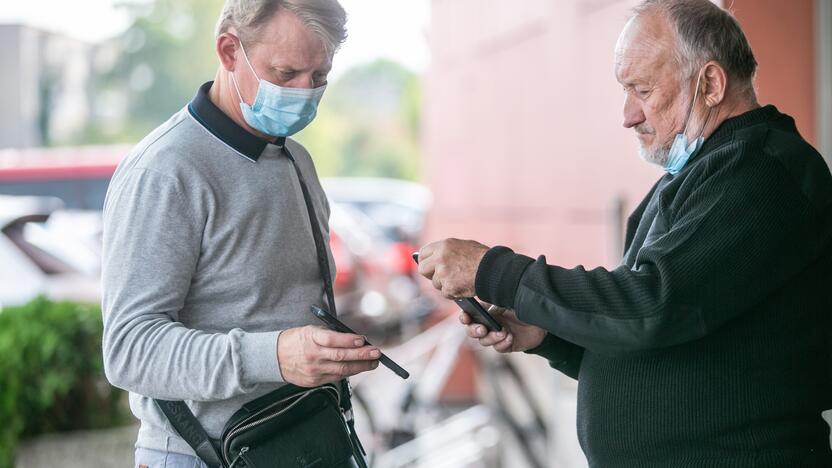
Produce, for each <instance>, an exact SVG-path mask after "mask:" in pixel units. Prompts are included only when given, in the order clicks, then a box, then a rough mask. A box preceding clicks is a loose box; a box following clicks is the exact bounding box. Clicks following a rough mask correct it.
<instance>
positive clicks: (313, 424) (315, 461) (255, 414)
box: [221, 385, 363, 468]
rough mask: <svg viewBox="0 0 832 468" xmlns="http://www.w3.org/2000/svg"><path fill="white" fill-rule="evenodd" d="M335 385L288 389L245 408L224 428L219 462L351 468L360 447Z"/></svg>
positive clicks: (354, 463) (358, 457)
mask: <svg viewBox="0 0 832 468" xmlns="http://www.w3.org/2000/svg"><path fill="white" fill-rule="evenodd" d="M350 425H351V424H350V423H348V421H347V419H345V417H344V415H343V414H342V412H341V408H340V406H339V392H338V390H337V389H336V388H335V386H334V385H323V386H320V387H314V388H301V387H295V386H294V385H287V386H285V387H282V388H280V389H279V390H277V391H274V392H272V393H269V394H267V395H265V396H263V397H261V398H258V399H256V400H254V401H251V402H249V403H247V404H245V405H244V406H243V407H242V408H240V410H238V411H237V412H236V413H234V415H233V416H232V417H231V419H229V420H228V423H226V425H225V428H224V429H223V434H222V439H221V443H222V447H221V449H222V458H223V462H225V463H226V464H227V465H228V466H229V467H232V466H233V467H235V468H236V467H238V466H245V467H267V466H268V467H276V466H281V467H282V466H286V467H295V466H297V467H354V466H360V465H359V464H358V463H359V462H358V460H363V456H362V455H363V454H362V453H360V450H361V446H360V443H358V438H357V437H355V436H354V433H353V431H352V430H351V427H350Z"/></svg>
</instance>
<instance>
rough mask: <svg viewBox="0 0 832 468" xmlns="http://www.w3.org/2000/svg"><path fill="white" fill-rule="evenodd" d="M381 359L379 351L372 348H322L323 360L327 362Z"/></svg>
mask: <svg viewBox="0 0 832 468" xmlns="http://www.w3.org/2000/svg"><path fill="white" fill-rule="evenodd" d="M379 357H381V351H379V350H378V348H376V347H374V346H362V347H360V348H334V347H329V348H323V358H324V359H326V360H328V361H335V362H344V361H372V360H376V359H378V358H379Z"/></svg>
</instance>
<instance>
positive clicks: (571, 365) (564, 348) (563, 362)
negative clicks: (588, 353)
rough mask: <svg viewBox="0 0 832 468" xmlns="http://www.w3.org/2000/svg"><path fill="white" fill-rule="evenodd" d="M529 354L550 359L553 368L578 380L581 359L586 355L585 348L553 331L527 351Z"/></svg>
mask: <svg viewBox="0 0 832 468" xmlns="http://www.w3.org/2000/svg"><path fill="white" fill-rule="evenodd" d="M526 353H527V354H535V355H537V356H540V357H543V358H545V359H546V360H548V361H549V366H550V367H551V368H552V369H556V370H559V371H561V372H563V373H564V374H565V375H567V376H568V377H572V378H573V379H575V380H578V374H579V372H580V369H581V361H582V360H583V357H584V349H583V348H581V347H580V346H578V345H575V344H572V343H570V342H568V341H566V340H563V339H561V338H558V337H557V336H555V335H552V334H551V333H547V334H546V338H544V339H543V342H542V343H540V345H538V346H537V347H536V348H533V349H530V350H528V351H526Z"/></svg>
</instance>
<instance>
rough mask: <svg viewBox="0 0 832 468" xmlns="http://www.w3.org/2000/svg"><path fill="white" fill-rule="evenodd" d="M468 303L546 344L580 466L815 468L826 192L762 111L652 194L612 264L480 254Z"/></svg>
mask: <svg viewBox="0 0 832 468" xmlns="http://www.w3.org/2000/svg"><path fill="white" fill-rule="evenodd" d="M476 290H477V295H478V296H479V297H480V298H482V299H483V300H484V301H487V302H490V303H494V304H498V305H500V306H505V307H512V308H514V309H515V310H516V311H517V314H518V317H519V318H520V319H521V320H523V321H525V322H527V323H531V324H534V325H538V326H540V327H543V328H545V329H546V330H547V331H549V333H550V334H549V335H548V336H547V338H546V339H545V341H544V343H543V344H542V345H541V346H540V347H538V348H537V349H535V350H532V352H533V353H535V354H539V355H541V356H544V357H546V358H547V359H549V361H550V364H551V365H552V367H554V368H556V369H559V370H561V371H562V372H564V373H566V374H567V375H569V376H571V377H573V378H577V379H578V382H579V383H578V436H579V439H580V442H581V446H582V447H583V450H584V452H585V453H586V456H587V458H588V460H589V463H590V465H591V466H593V467H601V468H612V467H627V468H636V467H657V468H659V467H661V468H667V467H756V468H762V467H772V468H774V467H777V468H782V467H832V452H831V451H830V442H829V427H828V426H827V424H826V423H825V422H824V421H823V419H822V418H821V411H823V410H825V409H829V408H832V360H831V359H830V341H832V340H830V336H831V335H832V331H830V330H831V329H832V328H831V327H830V325H831V324H830V316H832V178H831V177H830V173H829V170H828V168H827V166H826V164H825V163H824V161H823V159H822V158H821V157H820V155H819V154H818V153H817V152H816V151H815V150H814V149H813V148H812V147H811V146H809V145H808V144H807V143H806V142H805V141H804V140H803V139H802V138H801V137H800V135H799V134H798V132H797V129H796V128H795V125H794V121H793V120H792V119H791V118H790V117H788V116H786V115H784V114H781V113H780V112H778V111H777V109H776V108H774V107H772V106H767V107H763V108H759V109H755V110H752V111H750V112H748V113H745V114H743V115H740V116H738V117H734V118H732V119H729V120H727V121H725V122H724V123H723V124H722V125H721V126H720V127H719V128H718V129H717V131H716V132H714V134H713V135H712V136H711V137H710V138H708V140H707V141H706V142H705V145H704V146H703V148H702V150H701V151H700V152H699V153H698V154H697V155H695V157H694V158H693V159H692V160H691V161H690V162H689V163H688V164H687V166H686V167H685V168H684V169H683V170H682V171H681V172H680V173H679V174H677V175H676V176H672V175H665V176H664V177H662V178H661V179H660V180H659V181H658V183H657V184H656V185H655V186H654V187H653V189H652V190H651V191H650V193H649V194H648V195H647V197H646V198H645V199H644V201H642V203H641V204H640V206H639V207H638V208H637V209H636V210H635V212H634V213H633V214H632V215H631V216H630V218H629V222H628V226H627V238H626V253H625V255H624V259H623V261H622V264H621V265H620V266H619V267H618V268H615V269H613V270H608V269H604V268H595V269H592V270H586V269H584V268H583V267H581V266H578V267H576V268H572V269H567V268H562V267H559V266H554V265H549V264H547V263H546V259H545V258H544V257H540V258H538V259H537V261H534V260H533V259H531V258H529V257H526V256H523V255H518V254H515V253H514V252H512V251H511V250H510V249H508V248H506V247H495V248H493V249H491V250H490V251H489V252H488V253H487V254H486V256H485V257H484V258H483V260H482V263H481V264H480V266H479V270H478V272H477V279H476Z"/></svg>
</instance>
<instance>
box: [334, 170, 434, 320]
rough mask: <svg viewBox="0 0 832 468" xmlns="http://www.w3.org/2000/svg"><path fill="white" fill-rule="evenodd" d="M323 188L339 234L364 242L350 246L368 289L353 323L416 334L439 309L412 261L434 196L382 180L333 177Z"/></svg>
mask: <svg viewBox="0 0 832 468" xmlns="http://www.w3.org/2000/svg"><path fill="white" fill-rule="evenodd" d="M322 184H323V186H324V190H325V191H326V192H327V196H328V197H329V198H330V205H331V206H332V207H333V214H332V216H331V219H330V224H331V226H332V229H333V231H338V232H361V235H360V236H356V238H357V239H360V240H361V241H353V242H350V243H348V246H349V247H350V248H351V250H352V251H353V253H354V254H355V257H356V258H357V259H358V263H359V265H360V267H361V269H360V276H361V282H362V284H363V286H362V288H361V289H362V296H361V299H360V301H359V302H358V304H357V309H355V310H354V312H353V318H352V319H354V320H356V321H358V322H361V323H363V324H364V327H365V328H368V329H369V330H370V332H371V333H375V334H384V335H390V334H391V333H393V334H397V333H398V332H402V334H404V335H408V334H411V333H412V332H415V331H416V329H417V328H418V324H419V323H420V322H421V320H422V319H423V318H424V317H425V316H427V315H428V314H429V313H430V312H431V311H432V310H433V303H432V302H431V301H430V300H429V299H428V298H427V297H426V296H424V295H423V294H422V291H421V290H420V288H419V287H418V283H417V281H418V279H417V278H416V264H415V262H414V261H413V259H412V257H411V254H412V253H413V252H414V251H415V250H418V247H419V238H420V236H421V230H422V226H423V224H424V216H425V211H426V210H427V208H428V206H429V205H430V201H431V197H430V192H429V191H428V190H427V189H426V188H425V187H423V186H421V185H419V184H415V183H412V182H406V181H399V180H392V179H379V178H329V179H323V180H322ZM347 220H349V222H347Z"/></svg>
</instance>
